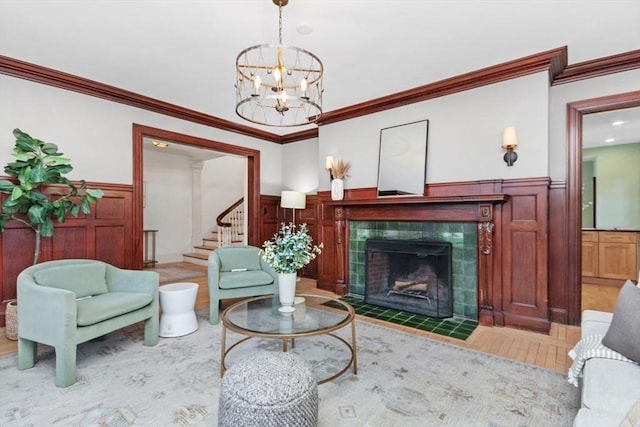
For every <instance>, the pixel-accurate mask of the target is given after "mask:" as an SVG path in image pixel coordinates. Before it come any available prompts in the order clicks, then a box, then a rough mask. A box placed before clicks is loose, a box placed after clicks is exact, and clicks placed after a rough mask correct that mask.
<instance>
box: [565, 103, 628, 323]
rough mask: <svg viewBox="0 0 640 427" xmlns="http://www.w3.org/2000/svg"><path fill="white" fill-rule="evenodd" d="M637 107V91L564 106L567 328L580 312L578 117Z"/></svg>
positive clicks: (580, 158) (579, 162)
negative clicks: (565, 123) (566, 151)
mask: <svg viewBox="0 0 640 427" xmlns="http://www.w3.org/2000/svg"><path fill="white" fill-rule="evenodd" d="M633 107H640V91H634V92H626V93H621V94H617V95H609V96H603V97H599V98H592V99H585V100H582V101H576V102H571V103H568V104H567V145H568V154H567V190H568V191H567V211H568V218H567V250H568V271H567V283H568V287H567V291H568V293H567V297H568V299H567V300H568V307H567V317H568V322H569V324H571V325H577V324H579V322H580V315H581V313H582V291H581V288H582V191H581V189H582V118H583V116H584V115H585V114H593V113H602V112H604V111H612V110H621V109H625V108H633Z"/></svg>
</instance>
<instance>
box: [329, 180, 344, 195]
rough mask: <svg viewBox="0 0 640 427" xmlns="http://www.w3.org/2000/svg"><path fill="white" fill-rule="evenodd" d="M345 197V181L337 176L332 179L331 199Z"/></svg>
mask: <svg viewBox="0 0 640 427" xmlns="http://www.w3.org/2000/svg"><path fill="white" fill-rule="evenodd" d="M343 198H344V181H343V180H341V179H340V178H335V179H334V180H333V181H331V200H342V199H343Z"/></svg>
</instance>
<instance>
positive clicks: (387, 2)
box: [0, 0, 640, 134]
mask: <svg viewBox="0 0 640 427" xmlns="http://www.w3.org/2000/svg"><path fill="white" fill-rule="evenodd" d="M638 16H640V1H638V0H609V1H597V0H581V1H577V0H571V1H570V0H563V1H559V0H290V2H289V5H287V6H286V7H284V9H283V42H284V44H289V45H294V46H299V47H302V48H304V49H307V50H309V51H311V52H313V53H314V54H316V55H318V56H319V57H320V59H321V60H322V61H323V63H324V68H325V78H324V87H325V92H324V111H325V112H328V111H332V110H336V109H338V108H342V107H346V106H350V105H353V104H357V103H361V102H365V101H368V100H371V99H374V98H378V97H382V96H386V95H390V94H392V93H396V92H399V91H402V90H406V89H411V88H414V87H417V86H422V85H425V84H429V83H432V82H436V81H439V80H442V79H445V78H449V77H453V76H456V75H459V74H463V73H466V72H470V71H475V70H478V69H481V68H484V67H488V66H492V65H496V64H499V63H502V62H506V61H511V60H514V59H518V58H521V57H524V56H528V55H531V54H535V53H539V52H543V51H546V50H549V49H555V48H559V47H562V46H567V47H568V57H569V64H575V63H578V62H583V61H588V60H592V59H596V58H601V57H605V56H610V55H614V54H618V53H621V52H627V51H630V50H636V49H640V25H639V24H638ZM301 24H302V25H303V26H306V27H309V26H310V27H311V28H312V32H311V33H310V34H302V33H301V32H299V31H297V27H298V26H299V25H301ZM277 37H278V8H277V7H276V6H275V5H274V4H273V3H272V1H271V0H128V1H109V0H84V1H77V0H0V55H4V56H8V57H12V58H15V59H19V60H23V61H27V62H32V63H35V64H38V65H42V66H45V67H49V68H53V69H56V70H60V71H64V72H67V73H71V74H74V75H78V76H82V77H85V78H88V79H91V80H95V81H98V82H102V83H106V84H109V85H113V86H116V87H119V88H122V89H127V90H130V91H133V92H136V93H139V94H142V95H146V96H149V97H152V98H156V99H159V100H161V101H165V102H169V103H172V104H176V105H179V106H182V107H186V108H189V109H193V110H196V111H199V112H203V113H206V114H210V115H213V116H216V117H220V118H223V119H226V120H231V121H235V122H238V123H242V124H244V125H247V126H251V127H255V128H258V129H263V130H266V131H269V132H272V133H276V134H286V133H289V132H297V131H300V130H305V129H308V128H310V127H314V125H310V126H306V127H295V128H274V127H261V126H258V125H255V124H252V123H249V122H245V121H243V120H241V119H240V118H239V117H238V116H236V114H235V89H234V83H235V65H234V64H235V58H236V56H237V54H238V53H239V52H240V51H241V50H242V49H244V48H246V47H248V46H252V45H255V44H261V43H275V42H277ZM0 89H1V88H0ZM636 116H638V115H637V114H636ZM636 119H638V120H640V119H639V118H638V117H636ZM636 130H637V128H636Z"/></svg>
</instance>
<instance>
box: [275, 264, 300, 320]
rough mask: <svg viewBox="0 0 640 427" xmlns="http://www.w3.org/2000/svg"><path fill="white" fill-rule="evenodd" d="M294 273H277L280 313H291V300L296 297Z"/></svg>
mask: <svg viewBox="0 0 640 427" xmlns="http://www.w3.org/2000/svg"><path fill="white" fill-rule="evenodd" d="M296 279H297V274H296V273H278V298H279V299H280V308H278V310H279V311H280V312H281V313H292V312H293V311H294V310H295V308H294V307H293V301H294V299H295V297H296Z"/></svg>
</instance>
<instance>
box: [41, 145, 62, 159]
mask: <svg viewBox="0 0 640 427" xmlns="http://www.w3.org/2000/svg"><path fill="white" fill-rule="evenodd" d="M42 151H43V152H44V153H45V154H48V155H50V156H51V155H55V156H60V155H62V153H58V146H57V145H56V144H53V143H51V142H45V144H44V145H43V146H42Z"/></svg>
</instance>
